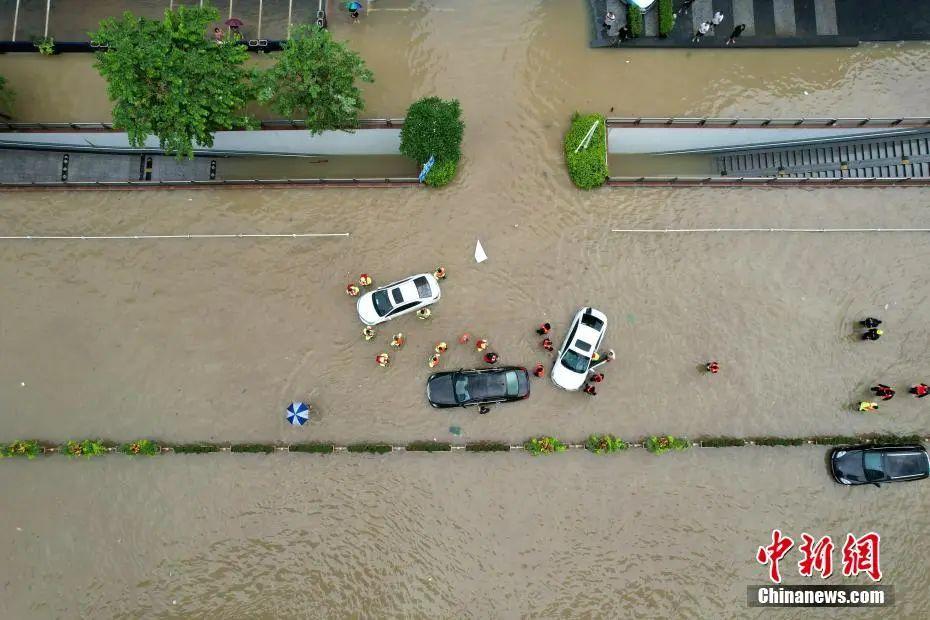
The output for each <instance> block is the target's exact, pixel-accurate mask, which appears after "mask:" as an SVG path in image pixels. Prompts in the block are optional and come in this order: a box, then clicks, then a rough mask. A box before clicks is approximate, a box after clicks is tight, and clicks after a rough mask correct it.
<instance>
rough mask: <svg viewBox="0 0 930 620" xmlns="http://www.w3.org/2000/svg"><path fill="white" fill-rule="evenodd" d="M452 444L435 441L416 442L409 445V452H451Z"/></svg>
mask: <svg viewBox="0 0 930 620" xmlns="http://www.w3.org/2000/svg"><path fill="white" fill-rule="evenodd" d="M450 450H452V444H450V443H439V442H435V441H415V442H413V443H409V444H407V452H449V451H450Z"/></svg>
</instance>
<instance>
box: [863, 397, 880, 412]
mask: <svg viewBox="0 0 930 620" xmlns="http://www.w3.org/2000/svg"><path fill="white" fill-rule="evenodd" d="M859 411H878V403H873V402H869V401H867V400H864V401H862V402H860V403H859Z"/></svg>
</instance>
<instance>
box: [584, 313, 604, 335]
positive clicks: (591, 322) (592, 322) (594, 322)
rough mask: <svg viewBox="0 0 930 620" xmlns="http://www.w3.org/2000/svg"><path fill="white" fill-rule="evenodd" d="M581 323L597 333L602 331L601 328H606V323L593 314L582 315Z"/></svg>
mask: <svg viewBox="0 0 930 620" xmlns="http://www.w3.org/2000/svg"><path fill="white" fill-rule="evenodd" d="M581 323H582V325H587V326H588V327H590V328H591V329H593V330H594V331H596V332H599V331H601V328H602V327H604V321H602V320H600V319H599V318H597V317H596V316H594V315H592V314H583V315H581Z"/></svg>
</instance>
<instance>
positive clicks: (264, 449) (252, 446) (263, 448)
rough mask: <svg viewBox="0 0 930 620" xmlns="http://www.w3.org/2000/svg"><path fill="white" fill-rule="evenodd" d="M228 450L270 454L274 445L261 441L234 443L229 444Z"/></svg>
mask: <svg viewBox="0 0 930 620" xmlns="http://www.w3.org/2000/svg"><path fill="white" fill-rule="evenodd" d="M229 450H230V452H250V453H254V454H271V453H272V452H274V446H269V445H267V444H262V443H236V444H233V445H232V446H230V448H229Z"/></svg>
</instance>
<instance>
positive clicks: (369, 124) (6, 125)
mask: <svg viewBox="0 0 930 620" xmlns="http://www.w3.org/2000/svg"><path fill="white" fill-rule="evenodd" d="M403 125H404V119H403V117H400V118H363V119H359V121H358V127H357V129H392V128H399V127H403ZM306 127H307V125H306V123H304V121H302V120H288V119H272V120H267V121H261V122H260V123H259V129H266V130H282V129H306ZM0 131H6V132H10V131H19V132H30V131H60V132H70V131H122V130H120V129H116V128H115V127H114V126H113V123H106V122H97V123H49V122H43V121H38V122H32V123H24V122H0ZM224 131H249V130H248V129H241V128H238V129H229V130H224Z"/></svg>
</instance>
